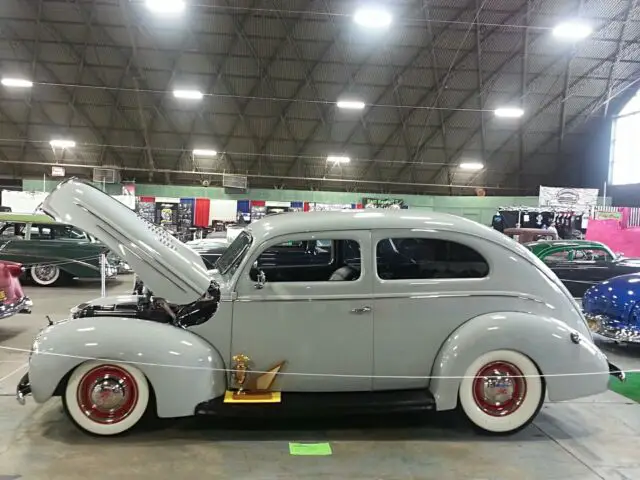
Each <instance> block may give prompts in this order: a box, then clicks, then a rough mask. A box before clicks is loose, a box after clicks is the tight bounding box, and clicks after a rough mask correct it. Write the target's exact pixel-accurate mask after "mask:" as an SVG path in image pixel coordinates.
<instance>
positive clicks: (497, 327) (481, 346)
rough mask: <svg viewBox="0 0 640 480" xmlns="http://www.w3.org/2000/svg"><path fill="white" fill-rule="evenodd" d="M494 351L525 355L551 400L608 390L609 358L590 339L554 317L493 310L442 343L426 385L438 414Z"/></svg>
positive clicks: (452, 402)
mask: <svg viewBox="0 0 640 480" xmlns="http://www.w3.org/2000/svg"><path fill="white" fill-rule="evenodd" d="M572 333H576V334H578V335H579V339H580V340H579V343H574V341H572V339H571V334H572ZM492 350H514V351H517V352H520V353H522V354H523V355H526V356H528V357H529V358H530V359H531V360H532V361H533V362H534V363H535V364H536V365H537V366H538V368H539V369H540V372H541V373H542V375H543V376H544V377H545V381H546V384H547V390H548V395H549V399H550V400H555V401H559V400H569V399H572V398H580V397H585V396H589V395H595V394H598V393H601V392H604V391H606V390H607V385H608V381H609V366H608V362H607V358H606V357H605V355H604V354H603V353H602V352H601V351H600V349H599V348H598V347H597V346H596V345H595V344H594V343H593V342H592V341H591V339H590V338H588V337H585V336H584V335H582V334H580V333H579V332H577V331H576V330H574V329H572V328H571V327H569V326H567V324H566V323H564V322H562V321H560V320H558V319H555V318H552V317H541V316H536V315H532V314H528V313H521V312H497V313H493V314H486V315H480V316H478V317H475V318H473V319H471V320H469V321H468V322H466V323H464V324H463V325H462V326H460V327H459V328H458V329H457V330H455V331H454V332H453V333H452V334H451V335H450V336H449V338H448V339H447V340H446V341H445V342H444V344H443V345H442V347H441V349H440V352H439V353H438V356H437V357H436V361H435V363H434V365H433V369H432V371H431V376H432V379H431V381H430V382H429V389H430V391H431V393H433V395H434V397H435V399H436V408H437V409H438V410H450V409H453V408H455V407H456V405H457V402H458V389H459V386H460V377H462V376H464V375H465V371H466V369H467V368H468V367H469V365H471V363H472V362H473V361H474V360H475V359H476V358H478V357H479V356H480V355H483V354H485V353H487V352H489V351H492ZM562 375H569V376H562Z"/></svg>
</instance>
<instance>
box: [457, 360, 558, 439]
mask: <svg viewBox="0 0 640 480" xmlns="http://www.w3.org/2000/svg"><path fill="white" fill-rule="evenodd" d="M544 397H545V383H544V379H543V378H542V376H541V375H540V372H539V371H538V368H537V367H536V365H535V364H534V363H533V362H532V361H531V360H530V359H529V358H528V357H526V356H524V355H522V354H521V353H518V352H514V351H511V350H494V351H492V352H488V353H486V354H484V355H482V356H480V357H478V358H477V359H476V360H475V361H474V362H473V363H472V364H471V365H469V368H468V369H467V371H466V372H465V374H464V378H463V379H462V381H461V382H460V391H459V398H460V407H461V408H462V411H463V412H464V413H465V415H466V417H467V418H468V419H469V420H470V421H471V423H472V424H473V425H474V426H475V427H476V428H479V429H480V430H482V431H485V432H489V433H501V434H509V433H515V432H517V431H518V430H521V429H523V428H525V427H526V426H527V425H529V423H531V422H532V421H533V419H534V418H535V417H536V415H537V414H538V412H539V411H540V408H542V404H543V402H544Z"/></svg>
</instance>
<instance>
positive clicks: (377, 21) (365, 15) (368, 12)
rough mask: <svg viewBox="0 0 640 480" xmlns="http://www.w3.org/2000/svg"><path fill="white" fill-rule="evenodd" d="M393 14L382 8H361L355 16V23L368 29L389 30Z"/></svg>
mask: <svg viewBox="0 0 640 480" xmlns="http://www.w3.org/2000/svg"><path fill="white" fill-rule="evenodd" d="M391 20H392V18H391V14H390V13H389V12H387V11H386V10H382V9H380V8H360V9H359V10H357V11H356V13H355V14H354V15H353V21H354V22H356V23H357V24H358V25H361V26H363V27H367V28H388V27H389V25H391Z"/></svg>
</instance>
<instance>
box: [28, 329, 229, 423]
mask: <svg viewBox="0 0 640 480" xmlns="http://www.w3.org/2000/svg"><path fill="white" fill-rule="evenodd" d="M96 358H97V359H109V360H114V361H118V362H124V363H131V364H133V365H135V366H136V367H137V368H138V369H140V370H141V371H142V372H143V373H144V374H145V376H146V377H147V379H148V380H149V383H150V384H151V386H152V388H153V391H154V393H155V398H156V406H157V413H158V416H159V417H182V416H189V415H193V413H194V411H195V407H196V405H198V404H199V403H200V402H203V401H207V400H211V399H212V398H216V397H219V396H221V395H223V394H224V392H225V390H226V372H225V364H224V361H223V360H222V357H221V356H220V354H219V353H218V351H217V350H216V349H215V348H214V347H213V346H212V345H211V344H209V343H208V342H207V341H205V340H204V339H203V338H202V337H200V336H199V335H197V334H195V333H193V332H191V331H188V330H184V329H182V328H179V327H175V326H173V325H168V324H161V323H156V322H151V321H147V320H139V319H136V318H118V317H116V318H114V317H90V318H79V319H71V320H65V321H63V322H59V323H55V324H53V325H51V326H49V327H47V328H45V329H44V330H43V331H42V332H41V333H40V334H39V335H38V337H36V340H35V342H34V345H33V354H32V356H31V360H30V365H29V380H30V382H31V388H32V393H33V397H34V399H35V400H36V401H37V402H39V403H42V402H45V401H47V400H48V399H49V398H51V397H52V396H53V395H56V394H59V393H60V391H59V389H58V386H59V385H60V383H61V381H62V380H63V379H65V377H66V376H67V375H68V374H69V373H70V372H71V371H72V370H73V369H74V368H75V367H77V366H78V365H80V364H81V363H83V362H85V361H86V360H89V359H96Z"/></svg>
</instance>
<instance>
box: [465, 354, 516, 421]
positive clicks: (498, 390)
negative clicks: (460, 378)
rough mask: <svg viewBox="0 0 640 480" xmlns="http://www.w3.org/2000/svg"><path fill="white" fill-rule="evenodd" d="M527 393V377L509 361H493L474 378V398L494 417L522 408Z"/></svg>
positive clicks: (503, 415) (509, 413)
mask: <svg viewBox="0 0 640 480" xmlns="http://www.w3.org/2000/svg"><path fill="white" fill-rule="evenodd" d="M526 395H527V380H526V378H524V375H523V374H522V372H521V371H520V369H519V368H518V367H516V366H515V365H513V364H512V363H509V362H501V361H499V362H491V363H489V364H487V365H485V366H484V367H482V368H481V369H480V370H479V371H478V373H476V376H475V378H474V379H473V399H474V400H475V402H476V405H478V407H479V408H480V410H482V411H483V412H484V413H486V414H487V415H491V416H492V417H506V416H507V415H511V414H512V413H513V412H515V411H516V410H518V408H520V406H521V405H522V402H523V401H524V399H525V396H526Z"/></svg>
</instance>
